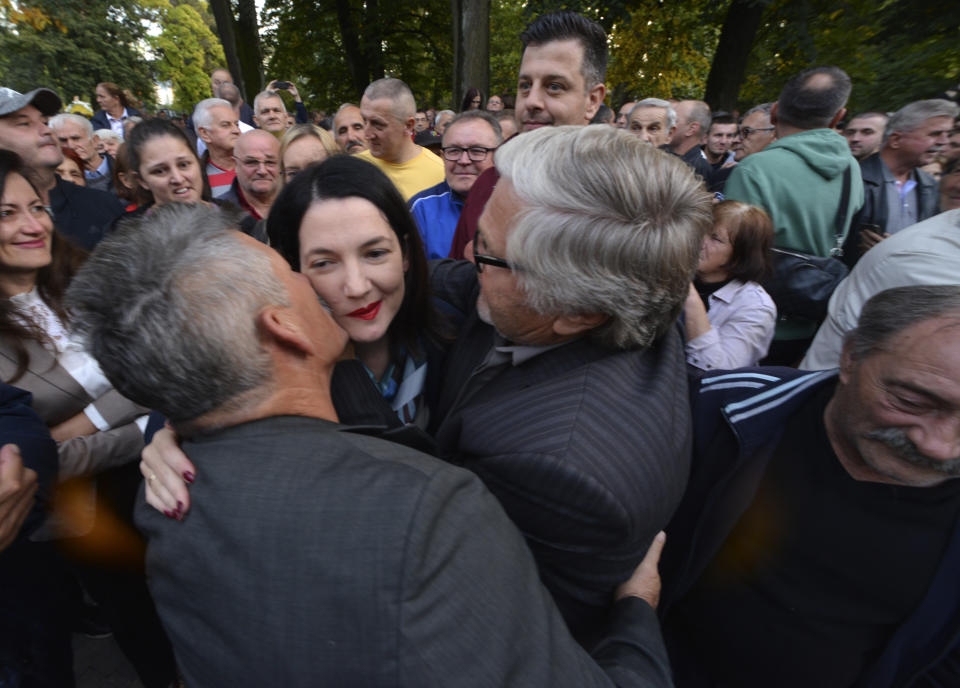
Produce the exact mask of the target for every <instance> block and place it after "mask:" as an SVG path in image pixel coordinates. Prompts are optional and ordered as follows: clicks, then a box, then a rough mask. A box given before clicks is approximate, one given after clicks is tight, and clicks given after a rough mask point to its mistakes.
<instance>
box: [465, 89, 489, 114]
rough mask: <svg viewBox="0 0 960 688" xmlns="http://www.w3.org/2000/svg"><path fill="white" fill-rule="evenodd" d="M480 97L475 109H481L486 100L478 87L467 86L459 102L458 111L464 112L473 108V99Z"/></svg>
mask: <svg viewBox="0 0 960 688" xmlns="http://www.w3.org/2000/svg"><path fill="white" fill-rule="evenodd" d="M478 97H479V98H480V105H479V106H477V108H476V109H478V110H482V109H483V107H484V106H485V105H486V104H487V101H486V100H485V99H484V97H483V91H481V90H480V89H479V88H469V89H467V94H466V95H465V96H464V97H463V102H462V103H461V104H460V112H466V111H467V110H472V109H474V108H473V107H472V106H473V99H474V98H478Z"/></svg>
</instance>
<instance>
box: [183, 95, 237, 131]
mask: <svg viewBox="0 0 960 688" xmlns="http://www.w3.org/2000/svg"><path fill="white" fill-rule="evenodd" d="M215 107H225V108H227V109H228V110H230V112H233V106H232V105H231V104H230V101H228V100H225V99H223V98H207V99H206V100H201V101H200V102H199V103H197V106H196V107H195V108H194V109H193V126H195V127H196V128H197V129H199V128H200V127H203V128H204V129H209V128H210V127H211V125H212V124H213V113H212V112H211V110H213V108H215Z"/></svg>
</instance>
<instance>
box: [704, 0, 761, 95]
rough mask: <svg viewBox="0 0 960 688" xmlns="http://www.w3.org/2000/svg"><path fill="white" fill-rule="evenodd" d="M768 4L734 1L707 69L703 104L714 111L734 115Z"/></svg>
mask: <svg viewBox="0 0 960 688" xmlns="http://www.w3.org/2000/svg"><path fill="white" fill-rule="evenodd" d="M769 4H770V0H733V2H732V3H730V9H729V10H728V11H727V17H726V19H725V20H724V22H723V29H722V30H721V31H720V41H719V42H718V43H717V52H716V53H715V54H714V56H713V64H711V65H710V75H709V76H708V77H707V89H706V93H705V95H704V100H706V101H707V103H709V104H710V107H711V108H712V109H713V110H727V111H731V112H732V111H733V110H735V109H736V107H737V95H738V94H739V93H740V85H741V84H742V83H743V77H744V75H745V74H746V71H747V60H748V58H749V57H750V50H751V48H753V41H754V39H755V38H756V36H757V31H758V30H759V28H760V22H761V20H762V19H763V12H764V10H765V9H766V8H767V6H768V5H769Z"/></svg>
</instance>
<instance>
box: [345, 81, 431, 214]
mask: <svg viewBox="0 0 960 688" xmlns="http://www.w3.org/2000/svg"><path fill="white" fill-rule="evenodd" d="M416 111H417V105H416V102H415V101H414V99H413V93H412V92H411V91H410V87H409V86H407V85H406V84H405V83H403V82H402V81H400V80H399V79H377V80H376V81H374V82H373V83H371V84H370V85H369V86H367V90H365V91H364V92H363V98H361V100H360V112H361V113H362V114H363V121H364V127H365V128H364V136H365V137H366V139H367V145H368V146H369V149H368V150H365V151H363V152H362V153H359V157H361V158H363V159H364V160H366V161H368V162H371V163H373V164H374V165H376V166H377V167H379V168H380V169H381V170H382V171H383V173H384V174H385V175H387V177H389V178H390V181H392V182H393V184H394V186H396V187H397V189H399V190H400V193H401V195H402V196H403V197H404V199H409V198H410V197H411V196H413V195H414V194H416V193H417V192H419V191H422V190H423V189H426V188H427V187H428V186H433V185H434V184H439V183H440V182H442V181H443V176H444V173H443V161H442V160H441V159H440V158H439V157H438V156H436V155H434V154H433V153H431V152H430V151H429V150H427V149H426V148H424V147H422V146H418V145H417V144H415V143H414V142H413V139H412V138H411V137H412V136H413V131H414V114H415V113H416Z"/></svg>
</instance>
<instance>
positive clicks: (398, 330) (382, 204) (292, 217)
mask: <svg viewBox="0 0 960 688" xmlns="http://www.w3.org/2000/svg"><path fill="white" fill-rule="evenodd" d="M344 198H362V199H363V200H365V201H369V202H370V203H372V204H373V205H374V207H375V208H377V210H379V211H380V212H381V213H383V216H384V217H385V218H386V220H387V223H388V224H389V225H390V227H391V228H392V229H393V231H394V233H395V234H396V235H397V239H398V241H399V242H400V247H401V249H402V251H403V256H404V258H406V259H407V262H408V265H409V268H408V269H407V272H406V274H405V275H404V277H403V286H404V296H403V303H402V304H401V305H400V310H399V311H398V312H397V315H396V316H395V317H394V319H393V322H392V323H390V328H389V330H388V332H389V334H390V345H391V353H392V354H394V355H396V353H397V352H398V350H399V347H400V346H405V347H406V348H407V350H408V351H411V352H413V353H414V354H417V355H419V354H422V347H421V346H420V343H419V337H420V336H436V333H435V332H434V330H433V329H432V328H433V321H434V318H433V315H432V312H431V302H430V289H429V283H428V279H429V278H428V275H427V259H426V255H425V253H424V250H423V242H422V241H421V239H420V232H419V231H418V230H417V225H416V223H415V222H414V220H413V217H411V215H410V211H409V210H407V204H406V203H404V202H403V197H402V196H401V195H400V192H399V191H397V188H396V187H395V186H394V185H393V182H391V181H390V180H389V179H388V178H387V176H386V175H385V174H384V173H383V172H381V171H380V170H379V169H378V168H377V167H375V166H373V165H372V164H371V163H368V162H366V161H364V160H361V159H359V158H357V157H354V156H352V155H345V154H341V155H334V156H332V157H330V158H327V159H326V160H324V161H323V162H321V163H318V164H315V165H311V166H309V167H308V168H307V169H305V170H304V171H303V172H301V173H300V174H298V175H297V176H296V177H294V178H293V181H291V182H290V183H289V184H287V185H286V186H284V187H283V190H282V191H281V192H280V195H279V196H277V199H276V200H275V201H274V202H273V206H272V207H271V209H270V215H269V216H268V217H267V235H268V236H269V237H270V245H271V246H273V247H274V248H275V249H276V250H277V251H278V252H279V253H280V255H282V256H283V257H284V258H285V259H286V261H287V262H288V263H289V264H290V267H291V268H292V269H293V270H296V271H297V272H300V271H301V270H300V267H301V266H300V223H301V222H302V221H303V216H304V215H305V214H306V213H307V211H308V210H309V209H310V206H311V205H313V204H314V203H317V202H320V201H329V200H337V199H344ZM343 231H345V232H348V231H350V228H349V227H344V228H343Z"/></svg>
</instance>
